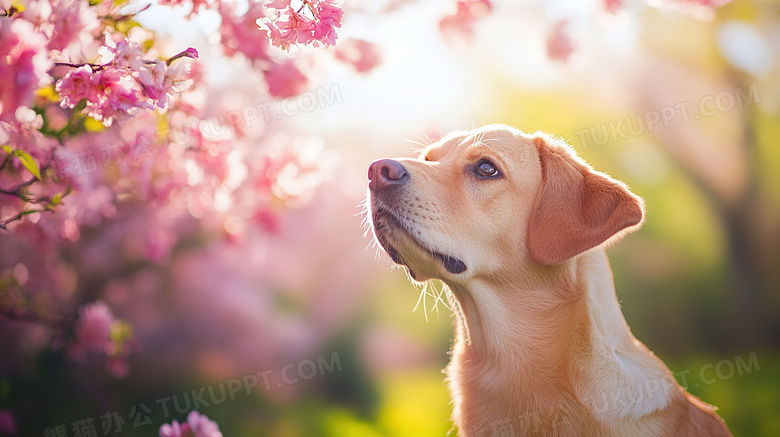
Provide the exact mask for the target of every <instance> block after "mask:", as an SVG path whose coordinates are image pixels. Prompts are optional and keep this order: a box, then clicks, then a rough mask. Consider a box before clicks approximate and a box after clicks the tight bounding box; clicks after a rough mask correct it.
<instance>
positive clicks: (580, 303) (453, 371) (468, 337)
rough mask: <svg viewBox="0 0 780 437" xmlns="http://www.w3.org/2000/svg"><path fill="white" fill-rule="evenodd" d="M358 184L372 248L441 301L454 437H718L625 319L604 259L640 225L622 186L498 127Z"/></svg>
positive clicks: (552, 146)
mask: <svg viewBox="0 0 780 437" xmlns="http://www.w3.org/2000/svg"><path fill="white" fill-rule="evenodd" d="M368 179H369V183H368V185H369V187H368V199H367V202H366V203H367V205H368V208H369V214H368V216H369V217H370V225H371V228H372V229H373V234H374V238H375V240H376V241H377V242H378V243H379V245H380V246H381V247H382V248H383V249H384V250H385V251H386V252H387V254H389V256H390V258H391V259H392V260H393V262H395V263H396V264H399V265H402V266H404V267H405V268H406V269H407V270H408V273H409V276H410V277H411V278H412V279H413V280H414V281H417V282H424V281H427V280H429V279H439V280H441V281H442V282H443V283H444V284H446V286H447V288H448V289H449V291H448V297H449V299H450V303H451V304H452V309H453V313H454V318H455V341H454V344H453V347H452V349H451V351H450V356H451V357H450V358H451V359H450V363H449V364H448V365H447V368H446V374H447V382H448V385H449V389H450V393H451V396H452V401H453V413H452V420H453V424H454V426H455V427H457V428H458V435H459V436H461V437H475V436H524V435H533V436H561V437H562V436H587V437H590V436H605V437H630V436H664V437H668V436H702V437H704V436H706V437H720V436H731V433H730V432H729V430H728V428H727V427H726V425H725V423H724V422H723V420H722V419H721V418H720V417H719V416H718V415H717V414H716V413H715V412H714V408H713V407H712V406H710V405H708V404H706V403H704V402H702V401H701V400H699V399H698V398H696V397H694V396H692V395H690V394H689V393H687V392H686V391H685V390H684V389H683V388H682V387H680V386H679V385H678V384H677V382H676V381H675V379H674V377H673V376H672V373H671V372H670V370H669V369H668V368H667V367H666V366H665V365H664V364H663V362H662V361H661V360H660V359H659V358H657V357H656V356H655V355H654V354H653V353H652V352H651V351H650V350H649V349H648V348H647V347H646V346H645V345H644V344H642V343H641V342H639V341H638V340H637V339H636V338H634V336H633V334H632V333H631V331H630V329H629V328H628V325H627V324H626V321H625V319H624V318H623V314H622V312H621V310H620V306H619V304H618V301H617V297H616V295H615V290H614V284H613V280H612V272H611V270H610V266H609V262H608V260H607V257H606V254H605V251H604V247H605V246H607V245H609V244H612V243H614V242H615V241H616V240H618V239H619V238H620V237H621V236H623V235H625V234H626V233H628V232H631V231H633V230H636V229H637V228H639V227H640V226H641V224H642V222H643V220H644V204H643V201H642V199H641V198H639V197H638V196H636V195H635V194H633V193H632V192H631V191H630V190H629V188H628V187H627V186H626V185H625V184H623V183H622V182H619V181H617V180H615V179H612V178H610V177H609V176H607V175H606V174H604V173H599V172H597V171H595V170H594V169H593V168H592V167H591V166H590V165H588V164H587V163H586V162H585V161H583V160H582V159H580V158H579V157H578V156H577V155H576V153H575V152H574V151H573V150H572V148H570V147H569V146H568V145H567V144H566V143H565V142H564V141H562V140H560V139H555V138H552V137H550V136H548V135H546V134H544V133H540V132H537V133H535V134H526V133H523V132H521V131H519V130H517V129H514V128H511V127H508V126H503V125H489V126H485V127H482V128H479V129H475V130H471V131H457V132H453V133H451V134H449V135H447V136H445V137H444V138H442V139H441V140H439V141H437V142H435V143H433V144H431V145H429V146H428V147H426V148H425V149H424V150H422V152H421V154H420V157H419V158H417V159H413V158H402V159H381V160H378V161H375V162H374V163H372V164H371V166H370V167H369V171H368Z"/></svg>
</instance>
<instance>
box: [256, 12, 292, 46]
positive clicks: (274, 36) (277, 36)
mask: <svg viewBox="0 0 780 437" xmlns="http://www.w3.org/2000/svg"><path fill="white" fill-rule="evenodd" d="M256 23H257V25H258V27H260V30H261V31H263V32H264V33H265V36H266V38H267V39H268V41H270V42H271V45H273V46H274V47H279V48H280V49H282V50H284V51H289V50H290V46H291V44H290V43H289V42H287V40H286V39H284V37H283V36H282V32H281V31H280V30H279V28H278V27H276V23H274V22H273V21H272V20H271V19H269V18H258V19H257V22H256Z"/></svg>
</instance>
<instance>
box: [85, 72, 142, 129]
mask: <svg viewBox="0 0 780 437" xmlns="http://www.w3.org/2000/svg"><path fill="white" fill-rule="evenodd" d="M94 80H95V83H96V86H97V94H96V97H95V98H94V100H93V99H88V100H87V108H86V109H87V113H88V114H89V115H90V116H91V117H93V118H95V119H96V120H100V121H102V122H103V124H104V125H106V126H111V123H112V122H113V120H114V118H127V117H129V116H130V115H132V114H133V113H134V112H135V111H136V110H137V109H138V108H139V107H143V108H147V109H153V107H152V106H151V105H149V104H148V103H146V102H145V98H144V96H143V95H142V92H141V89H140V86H139V84H138V83H137V82H136V81H135V79H134V78H133V77H132V76H131V75H130V74H129V73H128V72H126V71H125V70H123V69H119V68H114V67H108V68H105V69H103V70H100V71H99V72H98V73H97V74H95V77H94Z"/></svg>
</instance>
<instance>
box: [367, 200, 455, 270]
mask: <svg viewBox="0 0 780 437" xmlns="http://www.w3.org/2000/svg"><path fill="white" fill-rule="evenodd" d="M372 219H373V220H372V221H373V224H374V235H375V236H376V239H377V241H378V242H379V245H380V246H382V248H383V249H384V250H385V252H387V254H388V255H390V258H391V259H392V260H393V262H394V263H396V264H400V265H404V266H406V267H408V268H409V273H410V274H411V275H412V278H415V274H414V271H413V270H412V266H410V265H409V264H408V263H407V262H406V261H404V259H403V257H402V256H401V254H400V253H399V252H398V250H397V249H396V248H395V247H393V245H392V244H390V241H389V238H388V236H387V233H388V230H389V229H392V230H400V231H402V232H404V233H405V234H406V235H407V236H408V237H409V238H410V239H411V240H412V241H414V242H415V243H416V244H417V246H419V247H420V248H421V249H422V250H423V251H425V252H426V253H428V254H430V255H431V256H432V257H433V258H434V259H436V260H437V261H439V262H441V263H442V265H443V266H444V268H445V269H446V270H447V271H448V272H450V273H453V274H458V273H463V272H464V271H466V264H465V263H464V262H463V261H461V260H459V259H458V258H455V257H454V256H450V255H445V254H443V253H441V252H438V251H435V250H433V249H431V248H429V247H428V246H427V245H425V244H424V243H423V242H421V241H420V240H418V239H417V238H415V237H414V232H412V231H411V230H410V229H408V228H407V227H406V226H405V225H404V222H403V221H402V220H400V219H399V218H398V217H396V215H395V214H394V213H393V212H392V211H390V210H388V209H386V208H382V207H375V208H373V212H372ZM415 279H416V278H415Z"/></svg>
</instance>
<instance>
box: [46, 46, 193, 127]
mask: <svg viewBox="0 0 780 437" xmlns="http://www.w3.org/2000/svg"><path fill="white" fill-rule="evenodd" d="M105 38H106V43H105V45H104V46H103V47H101V51H102V52H103V54H104V55H105V56H106V57H108V58H109V61H108V62H106V63H102V64H84V65H81V66H75V65H71V64H67V66H71V67H73V68H72V69H71V71H70V72H68V73H67V74H66V75H65V77H63V78H62V79H61V80H59V81H58V82H57V85H56V88H55V89H56V91H57V93H58V94H59V96H60V105H61V106H62V107H63V108H74V107H76V105H78V104H79V103H80V102H81V101H82V100H85V101H86V108H85V109H84V111H85V112H86V113H87V114H88V115H89V116H90V117H93V118H95V119H96V120H99V121H101V122H102V123H103V124H104V125H105V126H111V123H112V122H113V121H114V119H115V118H119V119H126V118H128V117H129V116H131V115H133V113H134V112H136V111H138V110H139V109H154V108H155V107H157V108H160V109H166V108H167V107H168V101H169V98H170V97H173V96H176V95H178V94H179V93H181V92H182V91H184V90H186V89H187V88H189V87H190V85H192V79H191V78H190V77H188V76H189V71H188V64H185V63H181V62H177V63H173V61H175V60H176V59H179V58H184V57H187V58H197V57H198V52H197V51H196V50H195V49H193V48H188V49H187V50H184V51H183V52H181V53H179V54H177V55H175V56H172V57H170V58H169V59H167V60H165V61H162V60H154V61H151V60H144V53H143V50H141V47H140V45H139V44H138V43H135V42H132V41H130V40H128V39H127V38H125V39H122V40H120V41H119V42H117V43H115V42H114V41H113V39H112V37H111V35H110V34H106V36H105Z"/></svg>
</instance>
